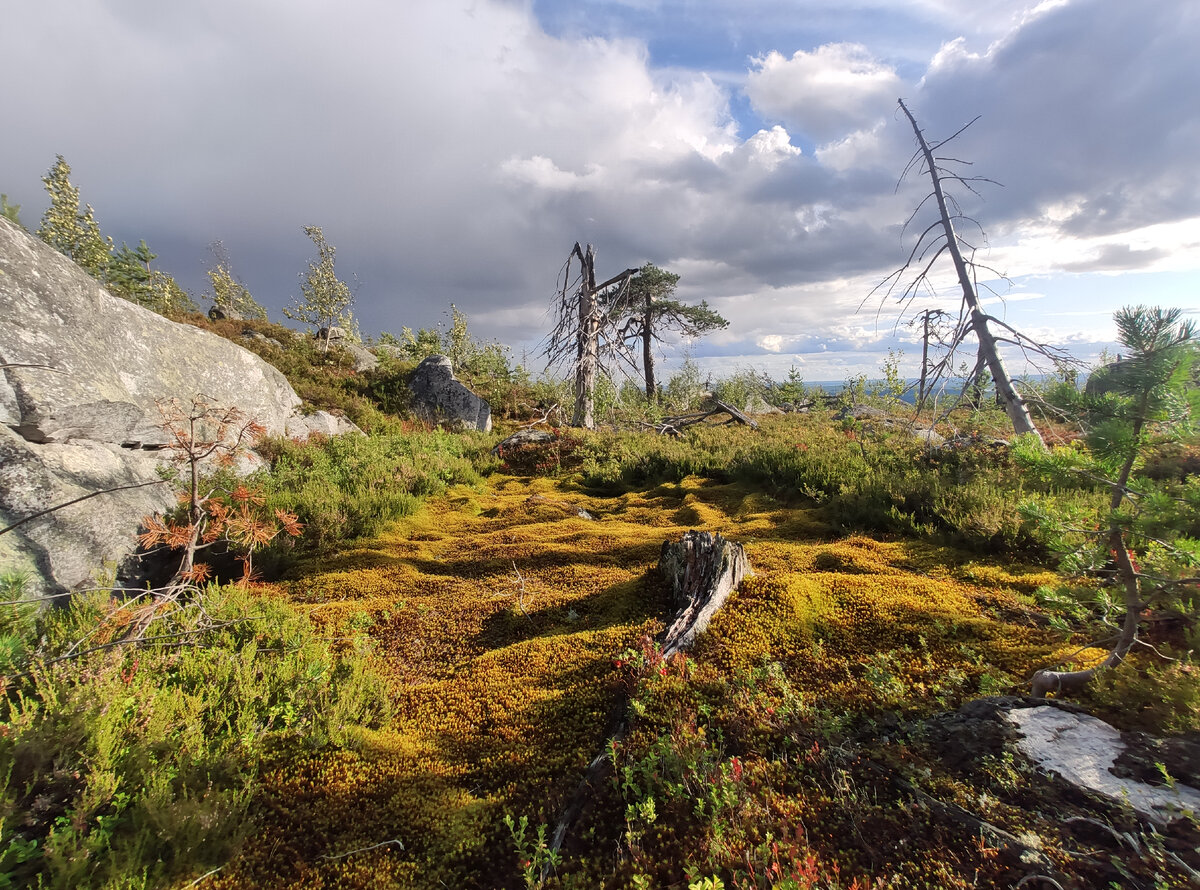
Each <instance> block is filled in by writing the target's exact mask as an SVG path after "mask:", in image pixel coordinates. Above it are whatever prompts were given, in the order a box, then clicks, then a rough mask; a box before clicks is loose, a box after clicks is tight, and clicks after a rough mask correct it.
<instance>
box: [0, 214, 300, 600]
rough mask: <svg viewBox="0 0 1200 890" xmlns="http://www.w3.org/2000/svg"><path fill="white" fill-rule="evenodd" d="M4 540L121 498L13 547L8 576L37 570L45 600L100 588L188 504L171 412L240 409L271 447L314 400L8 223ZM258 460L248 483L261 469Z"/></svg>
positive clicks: (0, 361)
mask: <svg viewBox="0 0 1200 890" xmlns="http://www.w3.org/2000/svg"><path fill="white" fill-rule="evenodd" d="M0 325H2V326H3V335H2V336H0V365H6V366H7V367H4V368H3V369H2V371H0V422H2V423H3V427H0V527H5V526H8V525H10V524H12V523H15V522H17V521H19V520H22V519H26V518H28V517H30V516H32V515H33V514H35V513H37V512H38V511H40V510H44V509H47V508H49V507H54V506H57V505H59V504H62V503H64V502H66V501H70V500H73V499H75V498H78V497H83V496H84V495H88V494H92V493H95V492H99V491H103V490H105V489H108V488H113V487H118V486H134V485H142V484H143V483H151V484H148V485H144V486H143V487H140V488H127V489H125V490H124V491H120V492H112V493H105V494H100V495H97V496H96V497H92V498H89V499H88V500H85V501H82V502H81V503H80V504H77V505H75V506H72V507H67V508H64V509H62V510H58V511H56V512H54V513H51V514H49V515H47V516H43V517H39V518H37V519H33V520H31V521H29V522H26V523H24V524H22V525H21V526H20V527H19V528H18V529H16V530H15V531H12V532H9V533H8V534H5V535H0V568H3V567H7V566H19V567H25V568H30V569H32V570H33V571H34V572H35V577H34V579H33V581H32V583H31V585H30V591H29V592H30V593H31V594H49V593H62V592H65V591H67V590H70V589H73V588H75V587H77V586H79V585H86V584H90V583H91V582H92V579H93V575H94V573H96V572H97V571H100V570H102V569H103V568H104V566H105V565H108V566H109V567H110V570H111V568H112V567H115V566H117V565H118V564H122V563H124V565H125V567H126V570H127V571H129V572H133V574H130V575H127V577H130V578H136V577H137V575H136V571H135V569H132V568H129V566H130V565H131V564H130V563H129V562H128V557H129V556H130V554H132V553H133V551H134V545H135V539H134V535H135V533H136V532H137V530H138V526H139V524H140V520H141V518H142V517H143V516H145V515H147V514H149V513H153V512H155V511H161V510H166V509H169V508H170V507H172V506H173V505H174V503H175V498H174V493H173V492H174V489H173V487H172V486H170V485H166V484H162V483H161V482H160V477H159V475H158V470H159V468H160V467H161V466H162V465H163V463H164V458H165V457H166V454H165V453H164V452H162V451H161V450H160V449H161V446H163V445H164V444H165V443H166V442H167V434H166V433H165V432H164V430H163V429H162V416H161V414H160V412H159V408H158V402H159V400H169V399H178V400H179V401H180V402H183V403H185V404H187V403H190V402H191V400H192V399H193V398H194V397H195V396H197V395H203V396H205V397H207V399H208V401H209V402H210V403H211V404H213V405H215V406H220V407H222V408H225V407H237V408H239V409H241V410H242V411H243V412H244V413H245V415H246V416H247V417H249V418H252V419H254V420H255V421H257V422H258V423H260V424H262V425H263V426H264V427H265V428H266V431H267V432H268V433H270V434H283V433H285V432H286V431H287V427H288V422H289V419H291V418H292V417H293V416H294V415H295V413H296V409H297V408H298V406H299V405H300V398H299V397H298V396H297V395H296V393H295V392H294V391H293V390H292V388H291V386H290V385H289V384H288V382H287V380H286V379H285V378H284V377H283V375H282V374H280V373H279V372H278V371H277V370H276V369H275V368H273V367H271V366H270V365H269V364H267V363H266V362H264V361H263V360H262V359H260V358H259V357H258V356H256V355H254V354H253V353H252V352H249V351H247V350H245V349H243V348H242V347H240V346H238V345H236V344H235V343H232V342H230V341H229V340H226V339H224V338H222V337H218V336H217V335H215V334H212V333H210V332H207V331H203V330H201V329H199V328H196V327H193V326H191V325H184V324H178V323H176V322H172V321H169V320H167V319H166V318H163V317H162V316H160V315H157V314H155V313H153V312H150V311H148V310H146V309H143V308H142V307H140V306H138V305H136V304H134V303H131V302H128V301H126V300H122V299H119V298H117V297H113V296H111V295H110V294H109V293H108V292H106V291H105V290H104V289H103V288H102V287H100V285H99V284H97V283H96V281H94V280H93V279H92V278H91V277H90V276H89V275H88V274H87V273H86V272H84V271H83V270H81V269H80V268H79V267H78V266H76V265H75V264H74V263H72V262H71V261H70V260H69V259H67V258H66V257H64V256H62V255H61V254H59V253H58V252H57V251H55V250H53V249H52V248H50V247H48V246H47V245H45V244H43V243H42V242H41V241H39V240H37V239H36V238H33V237H31V236H30V235H28V234H27V233H26V232H24V231H22V230H21V229H20V228H18V227H16V226H14V225H12V224H11V223H10V222H9V221H8V220H5V219H2V218H0ZM261 465H262V461H261V459H258V458H256V457H253V456H247V457H246V458H245V459H243V460H242V461H241V462H240V467H241V469H242V470H243V471H249V470H251V469H253V468H255V467H258V466H261Z"/></svg>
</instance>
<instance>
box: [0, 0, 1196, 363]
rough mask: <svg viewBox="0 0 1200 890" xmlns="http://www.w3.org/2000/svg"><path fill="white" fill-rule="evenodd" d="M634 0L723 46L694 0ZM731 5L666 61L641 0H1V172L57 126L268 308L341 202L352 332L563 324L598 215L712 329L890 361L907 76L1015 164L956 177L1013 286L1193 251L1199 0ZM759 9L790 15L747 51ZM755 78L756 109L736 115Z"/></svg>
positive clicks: (109, 220)
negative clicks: (560, 296) (228, 266)
mask: <svg viewBox="0 0 1200 890" xmlns="http://www.w3.org/2000/svg"><path fill="white" fill-rule="evenodd" d="M630 5H631V4H626V6H627V7H628V6H630ZM597 6H603V7H604V8H606V9H609V10H611V9H614V8H616V7H615V6H614V5H613V4H611V3H608V4H588V5H587V9H588V10H593V9H595V8H597ZM1035 7H1036V8H1035ZM637 9H638V10H640V11H639V12H638V13H637V15H641V16H643V18H641V19H638V21H647V22H651V23H652V25H653V27H654V28H656V29H658V31H657V32H656V33H657V34H658V35H661V36H663V37H664V38H670V40H673V41H674V43H672V44H671V46H684V45H686V46H687V47H688V51H689V52H693V53H700V52H702V51H703V47H702V46H701V45H700V44H699V43H696V42H689V40H688V37H689V35H690V33H691V32H690V31H689V30H688V29H690V28H692V27H695V24H694V22H693V19H694V18H695V16H694V12H695V8H694V5H693V4H691V3H690V2H684V0H662V2H661V3H651V2H649V0H647V2H646V3H645V4H641V3H639V4H637ZM711 9H712V10H713V12H712V15H713V16H714V20H717V19H719V22H718V23H717V24H714V25H713V27H712V28H710V30H708V31H706V32H705V33H706V34H707V35H709V36H713V35H716V36H719V35H720V33H721V31H722V29H725V30H727V31H728V33H729V35H730V37H729V39H730V40H731V41H732V43H731V45H736V46H737V47H738V48H739V49H738V51H737V53H735V54H734V55H735V56H736V57H737V58H740V59H745V58H747V57H748V56H749V57H752V58H753V59H754V61H752V62H750V63H747V65H746V66H745V67H746V68H748V70H743V71H731V70H730V63H729V62H728V58H729V56H728V55H727V56H726V60H725V61H723V62H722V63H721V65H715V66H711V67H710V66H707V65H706V64H705V63H704V62H703V61H702V60H699V59H698V56H686V55H685V56H680V57H679V58H674V59H672V61H671V66H670V67H662V66H659V65H656V63H655V61H654V56H653V54H652V50H653V52H662V51H663V50H662V47H661V46H658V45H654V46H653V47H651V46H649V45H648V44H647V43H646V42H645V41H643V40H640V39H632V38H630V37H628V36H624V35H623V33H622V32H621V30H620V27H619V26H620V25H621V23H622V22H625V21H629V20H630V19H628V16H627V17H626V18H625V19H622V18H620V17H619V16H618V17H616V18H612V17H606V18H605V22H606V23H608V25H610V26H611V27H608V30H606V31H604V32H603V35H598V33H597V32H594V31H589V30H587V28H588V25H589V16H586V15H580V16H579V17H578V18H577V19H576V21H577V26H576V27H573V28H563V29H561V30H552V32H548V31H547V30H545V29H543V27H542V25H541V23H540V22H539V20H538V18H537V17H536V16H535V12H538V13H540V12H541V11H542V6H541V4H530V3H528V2H525V0H470V2H468V0H406V2H404V3H389V2H386V0H346V2H344V3H342V4H338V5H337V7H336V8H334V7H331V6H329V5H328V4H326V3H321V2H318V0H296V2H294V3H290V4H287V7H286V11H281V7H280V5H279V4H277V3H274V2H271V0H210V2H208V3H205V4H163V3H161V2H157V0H72V2H71V3H70V4H67V3H64V2H59V0H55V2H51V0H46V2H40V3H18V4H13V9H11V10H7V11H6V24H7V25H8V26H9V29H10V30H11V31H12V33H14V34H17V33H19V34H21V35H22V39H21V40H20V41H14V42H12V43H11V45H10V46H9V47H8V48H7V52H8V62H9V66H10V68H11V69H12V70H25V71H37V72H39V74H38V83H37V88H36V89H30V90H21V91H18V90H6V91H3V92H0V119H3V120H4V121H5V122H6V128H7V129H6V132H7V133H8V138H6V139H4V140H0V170H3V171H4V175H5V176H6V177H7V178H6V179H5V181H4V182H3V183H0V187H2V188H3V190H4V191H6V192H7V193H8V194H9V197H10V199H12V200H16V201H17V202H19V203H25V204H26V211H25V214H24V215H25V219H26V222H27V223H30V222H32V223H33V224H34V225H36V218H37V214H38V211H39V209H40V207H41V206H42V201H43V199H42V194H41V191H40V185H39V182H38V178H39V177H40V176H41V175H42V174H43V173H44V172H45V170H46V169H47V168H48V167H49V166H50V164H51V163H52V162H53V159H54V155H55V154H56V153H62V154H64V155H65V156H66V157H67V159H68V161H69V162H70V163H71V164H72V165H73V167H74V168H75V175H74V176H73V179H74V181H75V182H76V184H77V185H79V186H80V187H81V188H82V190H83V199H84V200H86V201H90V202H92V203H93V204H94V205H95V207H96V210H97V214H98V215H99V219H100V222H101V224H102V226H104V227H105V230H106V232H109V233H111V234H114V235H115V236H116V237H117V240H118V242H120V241H121V240H127V241H130V242H131V243H136V241H137V239H138V238H141V237H145V238H146V239H147V240H148V241H149V243H150V245H151V247H152V248H154V249H156V250H158V251H159V252H160V254H161V255H162V263H163V264H164V266H165V268H167V269H168V270H169V271H171V272H173V273H175V274H176V275H178V276H180V277H181V278H183V279H184V280H185V282H188V281H189V280H190V282H192V283H195V282H198V281H200V282H202V281H203V275H202V267H203V263H204V261H205V259H206V255H205V251H204V248H205V245H206V244H207V243H208V242H209V241H211V240H213V239H216V238H220V239H222V240H223V241H224V242H225V245H226V247H227V248H228V249H229V250H230V253H231V254H232V257H233V260H234V264H235V268H236V269H237V270H238V272H239V274H240V275H241V276H242V277H243V278H244V279H246V281H247V283H248V285H249V286H250V288H251V290H252V291H253V292H254V293H255V295H256V296H257V297H259V298H260V299H261V300H263V302H264V303H266V304H267V305H268V307H269V308H271V309H272V310H276V309H277V308H278V307H279V306H281V305H282V304H284V303H285V302H286V300H287V298H288V297H289V296H291V295H292V293H293V292H294V290H295V284H296V273H297V272H298V271H299V270H300V269H301V268H303V262H304V259H305V258H306V256H307V252H308V250H309V247H310V245H309V244H308V243H307V241H306V240H305V239H304V238H303V235H302V234H301V233H300V227H301V226H302V225H304V224H307V223H317V224H321V225H323V226H324V228H325V231H326V234H327V236H328V237H329V238H330V239H331V241H332V242H333V243H335V244H337V246H338V248H339V252H338V262H339V267H340V268H342V269H343V270H344V271H345V272H346V273H347V274H349V273H350V272H358V273H359V276H360V278H361V279H362V287H361V289H360V291H359V294H358V312H359V314H360V316H361V319H362V322H363V327H364V329H365V330H366V331H371V332H374V331H379V330H382V329H389V330H393V331H395V330H398V329H399V327H400V326H402V325H409V326H414V327H415V326H428V325H431V324H433V323H435V322H437V321H438V320H440V317H441V313H442V312H443V311H444V310H445V308H446V306H447V305H448V304H449V303H450V302H451V301H454V302H455V303H456V304H457V305H458V306H459V307H460V308H461V309H463V310H464V311H466V312H467V313H468V315H470V316H471V321H472V329H473V331H475V332H476V333H478V334H480V335H483V336H488V337H493V336H494V337H500V338H501V339H503V340H505V341H506V342H509V343H511V344H513V345H514V346H517V347H518V349H519V348H520V347H519V344H520V343H521V342H522V341H536V340H537V339H538V338H539V337H540V336H541V335H542V333H543V332H544V325H545V318H544V315H545V307H546V305H547V304H548V302H549V298H550V294H551V291H552V290H553V287H554V277H555V273H556V272H557V271H558V269H559V267H560V266H561V264H562V261H563V260H564V259H565V257H566V252H567V250H568V249H569V248H570V246H571V244H572V243H573V242H574V241H575V240H577V239H578V240H580V241H584V242H587V241H591V242H592V243H594V244H595V245H596V247H597V249H598V251H599V267H600V268H599V270H598V271H600V272H601V274H604V273H605V272H607V271H608V270H611V271H612V272H616V271H619V270H620V269H622V268H626V267H628V266H636V265H640V264H641V263H643V262H646V261H651V262H655V263H658V264H659V265H662V266H664V267H665V268H669V269H672V270H673V271H676V272H678V273H680V274H681V275H682V276H683V277H682V279H681V282H680V292H679V293H680V296H681V297H682V298H684V299H687V300H695V301H698V300H700V299H708V300H709V302H710V304H712V305H713V306H714V308H716V309H717V310H718V311H721V312H722V313H723V314H725V315H726V317H727V318H729V319H730V321H731V326H730V328H729V330H727V331H724V332H722V333H721V334H720V335H716V336H713V337H710V338H706V340H704V341H702V343H701V344H699V345H698V347H697V348H698V349H709V347H711V351H712V352H723V353H729V354H730V355H733V354H734V353H735V351H736V354H737V355H742V354H743V353H744V354H747V355H759V356H763V357H767V356H772V357H774V358H775V359H777V360H779V361H781V362H783V361H785V359H786V360H787V361H791V360H792V358H791V357H790V356H789V353H792V354H795V355H800V356H802V357H804V358H811V357H812V356H815V355H818V354H820V353H821V351H822V350H823V349H824V350H825V353H826V354H827V355H828V356H830V357H831V358H830V359H829V362H835V361H838V362H844V363H845V364H846V366H852V365H853V364H854V362H856V361H858V362H861V363H863V364H866V365H867V366H868V368H871V367H874V366H876V365H877V361H875V359H874V357H873V352H877V351H878V349H879V348H884V354H886V345H888V344H892V343H895V342H898V340H897V336H899V337H901V338H902V337H903V336H907V335H906V334H904V332H903V331H901V332H900V334H899V335H896V334H894V332H893V326H894V317H895V312H896V306H895V304H894V303H892V302H887V303H885V304H883V306H882V308H880V306H879V304H878V303H877V302H876V301H875V300H874V299H872V300H870V301H869V302H868V303H867V304H866V305H865V306H864V307H863V309H862V312H861V314H856V313H857V312H858V309H859V306H860V305H861V304H862V303H863V299H864V297H865V296H866V295H867V294H868V293H869V292H870V291H871V288H872V287H873V286H874V285H875V284H876V283H878V281H879V280H880V279H881V278H882V276H883V275H885V274H886V273H887V272H888V271H890V270H891V269H892V268H894V267H895V266H897V265H899V263H900V262H902V261H903V258H904V256H905V255H906V249H907V247H908V246H910V245H911V240H907V241H902V240H901V238H900V231H899V230H900V225H901V224H902V222H903V220H904V219H905V217H906V216H907V215H908V214H909V212H911V210H912V208H913V207H914V206H915V204H916V202H917V201H919V200H920V197H921V195H922V194H923V193H924V184H923V183H921V182H920V181H919V179H915V178H913V177H911V176H910V179H909V180H908V182H907V183H906V184H905V185H904V186H902V187H901V189H900V192H899V194H896V192H895V190H894V189H895V184H896V178H897V176H898V175H899V173H900V171H901V169H902V168H903V166H904V163H905V162H906V160H907V159H908V157H909V154H910V153H911V151H912V147H913V145H912V134H911V132H910V131H908V130H907V127H906V124H905V123H904V121H903V120H902V119H900V120H898V119H897V118H896V116H895V113H894V106H895V99H896V97H897V96H901V95H903V96H906V97H908V98H909V100H910V105H911V107H912V108H913V109H914V111H915V112H916V113H917V114H918V116H919V118H920V120H921V123H922V125H923V126H924V127H925V129H926V132H927V133H929V134H930V135H931V136H934V137H938V136H942V137H944V136H946V135H949V134H950V133H953V132H954V131H955V130H957V129H958V128H959V127H960V126H961V125H962V124H963V123H965V122H966V121H967V120H970V119H971V118H972V117H974V116H975V115H976V114H981V115H982V118H981V120H980V121H979V122H978V123H977V124H975V125H974V126H973V127H972V128H971V129H970V130H968V131H967V132H966V133H964V134H963V135H962V136H961V137H959V139H958V140H957V141H956V142H955V143H954V145H953V149H954V151H953V153H954V154H957V155H958V156H960V157H963V158H966V159H968V160H972V161H974V162H975V164H974V166H973V167H972V168H969V170H970V173H972V174H980V175H983V176H987V177H990V178H994V179H997V180H999V181H1001V182H1004V183H1005V184H1006V186H1007V187H1006V188H1004V189H996V188H992V187H989V186H987V185H983V186H981V191H982V193H983V195H984V197H985V199H986V200H985V201H982V202H981V201H979V200H977V199H975V198H974V197H972V196H971V195H970V194H960V198H961V199H962V200H963V209H964V211H965V212H967V213H968V214H971V215H973V216H975V217H977V218H978V219H979V220H980V221H981V223H982V224H983V225H984V227H985V228H986V230H987V231H988V233H989V235H990V246H991V250H990V253H987V252H986V251H983V252H981V254H980V259H981V260H983V261H985V262H988V263H989V264H991V265H994V266H996V267H997V268H998V269H1000V270H1001V271H1005V272H1007V273H1008V274H1010V275H1014V276H1030V275H1039V276H1045V277H1044V279H1039V280H1038V281H1037V282H1036V285H1035V286H1033V287H1031V288H1029V290H1032V291H1036V292H1037V293H1043V294H1045V296H1044V298H1043V299H1040V300H1037V301H1033V300H1032V299H1031V298H1030V297H1025V298H1022V297H1021V296H1020V295H1019V294H1018V295H1015V296H1010V297H1009V302H1010V303H1011V304H1013V305H1012V306H1011V307H1010V309H1009V315H1008V316H1007V317H1008V318H1009V319H1010V320H1013V319H1014V316H1016V315H1018V314H1019V312H1021V311H1024V310H1025V309H1027V310H1028V312H1029V313H1031V316H1027V318H1028V317H1032V318H1033V319H1034V320H1035V321H1036V320H1037V319H1038V318H1039V316H1038V315H1037V314H1036V313H1040V314H1041V316H1040V317H1044V318H1046V319H1049V318H1051V317H1056V316H1054V315H1053V313H1056V312H1069V311H1072V310H1073V309H1074V308H1077V305H1076V306H1072V305H1070V300H1071V299H1076V300H1077V299H1078V298H1077V297H1074V296H1072V297H1063V296H1060V294H1062V293H1073V292H1071V291H1069V290H1064V287H1063V282H1064V281H1070V280H1074V279H1075V278H1079V277H1081V276H1084V277H1086V276H1087V275H1090V274H1093V273H1095V274H1099V275H1107V276H1118V275H1128V274H1131V273H1134V272H1137V271H1139V270H1141V271H1145V270H1153V271H1155V272H1156V273H1161V274H1168V273H1173V274H1179V275H1189V274H1195V273H1196V272H1197V270H1198V269H1200V218H1197V217H1196V213H1197V211H1196V208H1197V207H1200V180H1197V178H1196V177H1195V174H1194V167H1195V146H1196V145H1198V144H1200V114H1198V113H1197V112H1196V110H1195V106H1194V102H1193V97H1194V96H1195V95H1197V94H1200V66H1196V65H1195V63H1194V61H1193V58H1194V51H1193V48H1194V46H1195V45H1196V44H1197V43H1200V16H1198V13H1197V12H1196V11H1193V10H1192V8H1191V6H1190V5H1186V4H1180V3H1178V2H1177V0H1143V2H1141V3H1138V4H1132V3H1128V2H1125V0H1073V2H1069V3H1063V2H1055V3H1042V4H1036V3H1035V0H997V2H996V3H988V4H979V3H978V2H969V0H908V2H905V3H900V4H885V3H882V2H881V0H870V2H865V0H864V2H838V3H835V2H833V0H820V2H813V3H806V4H805V9H806V11H807V13H809V15H807V16H805V17H803V18H804V20H805V22H806V23H807V24H810V25H811V27H809V28H808V30H804V31H801V30H794V31H786V30H785V26H786V25H787V23H788V22H794V21H797V16H796V14H795V7H794V4H790V3H784V2H780V0H775V2H766V0H736V2H734V0H714V2H713V4H712V5H711ZM618 12H620V10H618ZM628 12H629V10H628V8H627V9H625V13H628ZM896 22H900V23H901V24H905V25H906V29H900V30H898V29H896V28H893V27H891V26H892V25H893V24H894V23H896ZM765 23H768V24H769V25H770V27H771V28H773V29H775V31H776V32H777V33H775V34H771V37H770V41H771V42H768V43H758V44H754V45H750V44H748V43H747V44H745V45H744V49H743V48H742V47H743V43H741V42H739V41H742V40H743V39H745V40H748V39H749V37H747V36H746V35H750V34H752V33H754V29H755V28H758V29H759V31H760V32H761V33H769V32H763V31H762V29H763V28H765V27H766V24H765ZM710 24H711V23H710ZM671 28H674V29H676V33H671V32H670V29H671ZM901 30H903V33H901V32H900V31H901ZM959 38H961V39H959ZM714 39H715V37H714ZM806 41H807V42H806ZM921 47H924V49H921V50H920V55H919V56H918V55H915V53H917V50H918V49H919V48H921ZM939 47H940V50H939ZM101 48H103V50H102V51H101ZM669 48H670V47H668V49H669ZM798 48H799V51H797V49H798ZM51 49H53V57H54V58H55V60H56V63H55V64H54V65H47V64H45V59H46V58H47V54H48V53H50V51H51ZM914 60H919V61H914ZM922 75H923V78H922ZM743 90H744V92H743ZM97 96H104V97H109V99H108V101H97V99H96V97H97ZM747 102H749V103H751V104H752V106H753V108H754V110H755V111H757V112H758V113H759V114H761V115H763V116H765V118H766V119H767V122H766V125H765V126H762V128H761V129H760V124H761V122H760V121H758V120H755V121H754V123H753V124H752V125H751V126H750V127H749V128H748V129H747V130H745V131H743V132H744V135H739V130H738V122H737V121H736V120H735V119H734V117H733V113H732V112H731V109H733V110H734V111H739V113H744V112H745V108H746V103H747ZM122 115H124V116H122ZM801 145H803V146H804V149H805V150H803V151H802V150H801ZM810 145H811V146H812V149H813V150H811V151H810V150H808V149H809V147H810ZM921 228H923V225H921V224H920V222H919V221H918V227H917V229H916V230H915V231H920V229H921ZM913 233H914V230H912V229H910V231H909V236H910V238H911V236H912V234H913ZM971 237H972V238H974V237H976V236H975V234H974V233H971ZM981 246H982V244H981ZM1064 275H1065V277H1064ZM934 283H935V284H936V286H937V288H938V296H936V297H935V296H928V295H921V296H920V297H918V298H917V300H915V301H914V303H913V304H912V306H911V307H910V308H911V309H912V310H919V309H921V308H929V307H934V306H942V307H946V308H954V307H955V306H956V305H957V298H956V282H955V280H954V276H953V270H952V269H950V268H948V267H947V268H945V269H938V270H936V272H935V275H934ZM877 310H878V320H877V318H876V315H877ZM1049 329H1050V328H1049V327H1047V330H1049ZM1075 333H1076V332H1075V331H1073V329H1072V328H1070V327H1066V328H1063V329H1062V332H1060V336H1061V337H1062V338H1064V339H1065V338H1067V337H1069V336H1073V335H1074V334H1075ZM822 367H827V368H834V367H835V365H834V364H829V363H827V364H825V365H823V366H822ZM785 370H786V368H785ZM808 373H809V372H808V370H807V369H806V374H808ZM831 376H832V377H836V376H838V375H837V374H832V375H831ZM814 379H821V378H814Z"/></svg>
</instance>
